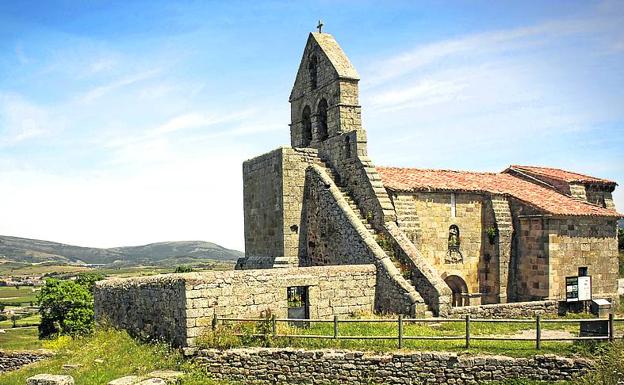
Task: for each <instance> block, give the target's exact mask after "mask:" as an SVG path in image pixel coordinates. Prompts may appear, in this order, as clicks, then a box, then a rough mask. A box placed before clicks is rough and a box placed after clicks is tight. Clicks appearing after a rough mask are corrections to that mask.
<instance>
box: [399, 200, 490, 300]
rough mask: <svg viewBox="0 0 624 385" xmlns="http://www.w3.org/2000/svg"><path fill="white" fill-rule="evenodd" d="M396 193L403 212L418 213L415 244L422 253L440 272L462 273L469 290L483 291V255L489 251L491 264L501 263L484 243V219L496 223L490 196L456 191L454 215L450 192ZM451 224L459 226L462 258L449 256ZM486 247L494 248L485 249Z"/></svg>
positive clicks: (470, 291)
mask: <svg viewBox="0 0 624 385" xmlns="http://www.w3.org/2000/svg"><path fill="white" fill-rule="evenodd" d="M396 195H400V196H402V202H403V210H404V211H403V212H412V213H413V214H414V215H417V216H418V221H419V237H418V241H419V242H418V243H416V246H417V248H418V249H419V251H420V253H421V254H422V256H423V257H424V258H425V259H426V260H427V261H429V263H431V264H432V265H433V267H434V268H435V269H436V270H437V271H438V272H439V274H440V275H442V276H444V277H446V276H451V275H456V276H459V277H461V278H462V279H463V280H464V281H465V282H466V284H467V286H468V291H469V293H480V292H481V286H482V283H481V282H479V272H480V271H482V270H483V268H484V266H482V265H483V264H484V263H483V256H484V255H485V253H486V252H487V253H489V254H490V255H491V257H492V260H491V261H490V263H492V264H496V263H497V262H498V254H497V253H495V249H494V248H491V247H490V245H489V242H484V237H485V235H484V234H485V227H486V226H485V223H484V221H486V220H487V221H488V223H489V224H493V222H494V216H493V211H492V207H491V204H489V198H488V197H485V196H483V195H480V194H468V193H455V194H454V196H455V215H454V216H453V215H452V211H451V199H452V197H451V195H452V194H451V193H444V192H418V193H397V194H396ZM407 202H409V203H410V204H411V206H412V209H411V210H408V207H407V205H408V203H407ZM486 208H487V212H485V211H486ZM451 225H456V226H458V227H459V231H460V241H461V244H460V248H459V250H460V252H461V258H460V257H459V256H458V257H457V258H455V259H453V258H449V246H448V240H449V229H450V226H451ZM486 248H489V249H492V250H489V249H488V250H484V249H486ZM451 260H453V261H451ZM495 276H496V274H490V275H489V276H488V277H489V278H491V279H493V278H494V277H495ZM482 278H484V276H482ZM492 286H494V285H493V284H492ZM477 299H479V298H477Z"/></svg>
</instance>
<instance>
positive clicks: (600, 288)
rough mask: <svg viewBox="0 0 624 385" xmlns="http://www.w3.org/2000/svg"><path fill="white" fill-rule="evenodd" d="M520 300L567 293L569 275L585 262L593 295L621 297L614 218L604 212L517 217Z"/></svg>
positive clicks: (518, 291)
mask: <svg viewBox="0 0 624 385" xmlns="http://www.w3.org/2000/svg"><path fill="white" fill-rule="evenodd" d="M518 224H519V226H518V230H519V231H518V237H517V238H518V255H517V261H516V272H515V276H516V280H517V281H516V284H515V286H516V293H517V299H518V300H521V301H522V300H524V301H530V300H536V299H544V298H549V299H564V298H565V278H566V277H568V276H576V275H578V268H579V267H587V268H588V273H589V275H591V276H592V292H593V295H594V296H595V297H598V298H599V297H602V298H605V297H606V298H614V299H617V278H618V259H617V258H618V250H617V231H616V221H615V220H614V219H610V218H601V217H585V218H580V217H575V218H557V217H547V216H526V217H520V218H519V219H518Z"/></svg>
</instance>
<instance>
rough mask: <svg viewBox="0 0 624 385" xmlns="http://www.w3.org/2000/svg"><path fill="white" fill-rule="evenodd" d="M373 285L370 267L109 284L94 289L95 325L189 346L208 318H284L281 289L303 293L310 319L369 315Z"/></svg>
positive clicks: (169, 276)
mask: <svg viewBox="0 0 624 385" xmlns="http://www.w3.org/2000/svg"><path fill="white" fill-rule="evenodd" d="M376 285H377V278H376V270H375V267H374V266H372V265H358V266H329V267H307V268H284V269H262V270H235V271H221V272H202V273H187V274H165V275H159V276H152V277H136V278H113V279H109V280H106V281H100V282H98V283H97V285H96V290H95V310H96V319H97V320H98V321H108V322H109V323H111V324H112V325H113V326H116V327H120V328H123V329H126V330H128V331H129V332H130V333H131V334H133V335H139V336H143V337H145V338H164V339H165V340H167V341H169V342H171V343H173V344H174V345H177V346H191V345H193V344H194V343H195V339H196V338H197V337H198V336H200V335H201V334H202V333H203V331H204V330H205V328H207V327H210V325H211V321H212V319H213V317H214V315H215V314H217V315H218V316H222V317H254V318H257V317H260V316H261V313H262V312H263V311H266V310H270V311H271V312H272V313H273V314H275V315H277V316H278V317H281V318H286V317H287V316H288V303H287V288H288V287H292V286H306V287H308V296H309V303H310V307H309V315H310V317H311V318H331V317H332V316H334V315H338V316H348V315H350V314H353V313H370V312H372V311H373V306H374V301H375V295H376V290H375V287H376Z"/></svg>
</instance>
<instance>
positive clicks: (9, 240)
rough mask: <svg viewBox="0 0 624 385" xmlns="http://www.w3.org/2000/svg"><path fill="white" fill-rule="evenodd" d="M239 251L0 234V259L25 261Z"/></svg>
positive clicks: (207, 245) (145, 260)
mask: <svg viewBox="0 0 624 385" xmlns="http://www.w3.org/2000/svg"><path fill="white" fill-rule="evenodd" d="M241 256H243V253H241V252H240V251H237V250H230V249H226V248H225V247H222V246H219V245H217V244H215V243H211V242H203V241H184V242H159V243H152V244H149V245H143V246H127V247H115V248H110V249H100V248H95V247H81V246H72V245H65V244H62V243H56V242H49V241H41V240H37V239H28V238H17V237H9V236H4V235H0V259H7V260H11V261H15V262H26V263H44V262H53V263H86V264H111V263H124V264H149V263H157V264H159V263H166V262H172V263H175V261H182V262H184V261H192V260H198V259H211V260H218V261H236V260H237V259H238V258H239V257H241Z"/></svg>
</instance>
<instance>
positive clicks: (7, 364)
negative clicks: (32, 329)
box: [0, 350, 50, 373]
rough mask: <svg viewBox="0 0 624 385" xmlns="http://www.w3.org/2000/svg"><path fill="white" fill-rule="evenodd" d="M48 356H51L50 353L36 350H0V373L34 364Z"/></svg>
mask: <svg viewBox="0 0 624 385" xmlns="http://www.w3.org/2000/svg"><path fill="white" fill-rule="evenodd" d="M47 357H50V354H42V353H35V352H5V351H3V350H0V373H3V372H8V371H11V370H17V369H19V368H21V367H22V366H25V365H29V364H32V363H34V362H37V361H40V360H42V359H44V358H47Z"/></svg>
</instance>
